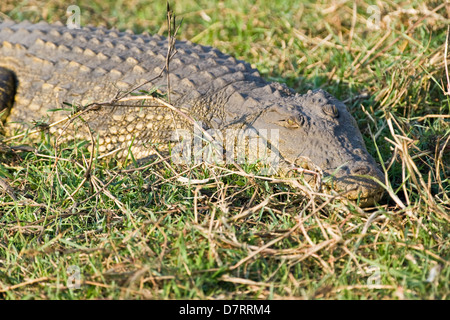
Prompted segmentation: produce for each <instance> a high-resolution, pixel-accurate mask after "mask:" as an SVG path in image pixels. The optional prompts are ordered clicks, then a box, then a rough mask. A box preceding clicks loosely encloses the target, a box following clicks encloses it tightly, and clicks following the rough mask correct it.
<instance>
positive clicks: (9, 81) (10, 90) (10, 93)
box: [0, 67, 17, 122]
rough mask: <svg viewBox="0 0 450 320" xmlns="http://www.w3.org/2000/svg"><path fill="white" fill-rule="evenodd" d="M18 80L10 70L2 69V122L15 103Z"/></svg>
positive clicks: (0, 92)
mask: <svg viewBox="0 0 450 320" xmlns="http://www.w3.org/2000/svg"><path fill="white" fill-rule="evenodd" d="M16 87H17V79H16V76H15V74H14V72H12V71H11V70H9V69H6V68H3V67H0V120H1V121H2V122H4V121H5V120H6V117H7V116H8V114H9V111H10V110H11V107H12V105H13V103H14V96H15V94H16Z"/></svg>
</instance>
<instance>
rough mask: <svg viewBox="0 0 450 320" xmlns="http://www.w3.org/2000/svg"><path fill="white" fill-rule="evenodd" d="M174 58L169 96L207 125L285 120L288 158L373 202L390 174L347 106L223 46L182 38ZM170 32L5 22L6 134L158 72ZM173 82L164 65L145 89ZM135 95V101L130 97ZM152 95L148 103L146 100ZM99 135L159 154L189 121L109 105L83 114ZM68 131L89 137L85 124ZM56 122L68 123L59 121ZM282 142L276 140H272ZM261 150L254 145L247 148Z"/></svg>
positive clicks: (283, 142) (0, 55) (0, 54)
mask: <svg viewBox="0 0 450 320" xmlns="http://www.w3.org/2000/svg"><path fill="white" fill-rule="evenodd" d="M175 48H176V50H177V54H176V55H175V57H174V58H173V59H172V60H171V62H170V76H169V77H170V83H171V93H170V96H171V104H172V105H174V106H175V107H177V108H180V109H182V110H184V112H185V113H186V114H188V115H189V116H191V117H192V118H194V119H195V120H197V121H201V123H202V126H203V128H204V129H205V130H206V129H215V130H220V131H221V132H222V131H224V130H226V129H240V130H245V129H253V130H256V132H258V133H259V132H262V131H264V130H269V131H270V130H273V129H276V130H278V131H277V132H278V133H279V140H278V144H277V147H278V149H277V150H278V152H279V154H280V157H281V166H282V167H284V168H286V167H288V168H291V167H292V166H293V165H294V164H296V165H297V166H303V167H304V166H309V167H311V166H318V167H320V168H321V169H322V170H323V173H324V175H333V176H334V177H335V178H334V179H331V181H332V183H331V184H330V185H329V187H330V188H332V189H334V190H336V191H338V192H342V191H345V192H346V194H345V196H346V197H348V198H349V199H351V200H355V199H358V198H360V201H361V202H360V203H361V204H362V205H371V204H373V203H374V202H375V201H378V200H379V199H380V197H381V195H382V188H381V187H380V186H379V185H378V184H377V183H375V182H374V181H372V180H371V179H368V178H364V177H360V175H365V176H371V177H374V178H376V179H379V180H383V175H382V173H381V171H380V170H379V168H378V166H377V164H376V162H375V161H374V159H373V158H372V157H371V156H370V155H369V153H368V152H367V150H366V147H365V145H364V141H363V138H362V136H361V133H360V132H359V130H358V127H357V125H356V122H355V120H354V118H353V117H352V116H351V114H350V113H349V112H348V110H347V108H346V106H345V105H344V104H343V103H342V102H340V101H339V100H337V99H335V98H334V97H332V96H331V95H329V94H328V93H326V92H325V91H323V90H315V91H309V92H308V93H306V94H304V95H299V94H296V93H294V92H293V91H292V90H290V89H288V88H286V87H285V86H284V85H281V84H279V83H268V82H266V81H265V80H264V79H263V78H261V77H260V75H259V73H258V71H257V70H255V69H252V68H251V66H250V65H249V64H248V63H245V62H243V61H239V60H236V59H234V58H233V57H231V56H228V55H226V54H223V53H221V52H220V51H218V50H216V49H213V48H210V47H205V46H200V45H196V44H193V43H190V42H186V41H177V42H176V45H175ZM166 53H167V41H166V40H165V39H164V38H163V37H160V36H150V35H134V34H132V33H125V32H117V31H113V30H107V29H104V28H93V27H89V28H82V29H79V30H69V29H68V28H66V27H65V26H63V25H62V24H54V25H49V24H47V23H45V22H40V23H38V24H31V23H29V22H21V23H17V24H16V23H14V22H12V21H5V22H3V23H1V24H0V110H1V109H6V110H8V115H7V119H6V127H7V129H8V135H11V134H13V131H15V130H23V129H28V128H30V127H31V126H32V122H33V120H39V119H46V120H47V121H49V122H54V121H58V120H60V119H62V118H64V117H66V116H67V115H68V114H69V113H70V112H69V111H59V112H48V110H49V109H55V108H61V107H62V102H69V103H73V104H76V105H85V104H87V103H91V102H103V101H109V100H111V99H113V98H114V97H115V96H116V94H117V92H118V91H119V90H122V91H126V90H128V89H130V88H132V87H133V86H134V85H136V84H140V83H144V82H145V81H147V80H149V79H153V78H155V77H156V76H157V75H158V74H160V72H161V70H162V69H161V68H163V66H164V64H165V57H166ZM153 87H157V88H159V90H160V91H161V92H165V91H166V90H167V79H166V74H165V73H163V76H162V77H160V78H157V79H155V80H154V81H152V83H149V84H147V85H145V86H144V87H143V88H141V89H146V90H150V88H153ZM130 103H131V105H130ZM147 103H150V102H148V101H147ZM83 119H84V120H86V123H87V124H88V126H89V128H90V129H91V130H92V131H93V132H94V133H95V135H98V136H99V140H98V142H99V151H100V152H102V153H108V152H111V151H113V150H117V149H119V151H118V155H119V156H125V155H126V154H127V153H128V152H129V148H130V146H131V148H130V150H131V152H132V153H133V155H134V156H135V157H136V158H145V157H147V156H149V155H151V154H152V149H151V148H149V147H148V145H149V143H159V144H160V148H161V147H164V146H167V145H168V142H169V141H171V140H173V132H174V130H175V129H177V128H184V129H188V130H192V129H193V127H192V124H191V123H189V121H186V119H185V118H184V117H182V116H180V115H179V114H177V113H174V112H173V111H170V110H169V109H167V108H166V107H164V106H158V107H145V108H143V107H139V102H129V103H127V106H120V107H117V106H116V107H110V106H109V107H108V106H103V107H101V108H99V109H98V110H94V111H90V112H88V113H87V114H85V115H83ZM82 127H83V126H80V128H79V129H78V130H76V131H75V130H74V129H71V130H67V131H64V133H65V134H67V135H68V136H71V137H73V136H80V137H81V138H85V139H89V135H88V134H87V131H86V130H84V129H83V128H82ZM51 131H52V132H60V133H61V132H63V131H62V128H61V126H59V127H58V126H55V127H52V129H51ZM271 143H272V144H273V145H275V144H274V143H273V142H272V141H270V140H269V145H270V144H271ZM249 152H250V153H252V152H253V153H254V152H255V150H254V149H251V150H249Z"/></svg>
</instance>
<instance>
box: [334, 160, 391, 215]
mask: <svg viewBox="0 0 450 320" xmlns="http://www.w3.org/2000/svg"><path fill="white" fill-rule="evenodd" d="M329 174H330V175H332V176H333V178H332V179H330V182H329V187H331V189H333V190H335V191H336V192H339V193H341V194H342V195H344V196H345V197H347V198H348V199H350V200H352V201H359V204H360V205H361V206H370V205H373V204H374V203H375V202H377V201H379V200H380V199H381V197H382V196H383V192H384V190H383V187H382V186H381V185H380V184H379V183H378V182H376V181H375V180H379V181H383V180H384V176H383V173H382V172H381V170H380V169H378V168H377V167H376V166H375V165H373V164H371V163H366V162H364V161H358V162H355V163H353V164H352V165H349V166H343V167H341V168H340V170H338V171H337V172H335V173H334V174H333V173H332V172H330V173H329Z"/></svg>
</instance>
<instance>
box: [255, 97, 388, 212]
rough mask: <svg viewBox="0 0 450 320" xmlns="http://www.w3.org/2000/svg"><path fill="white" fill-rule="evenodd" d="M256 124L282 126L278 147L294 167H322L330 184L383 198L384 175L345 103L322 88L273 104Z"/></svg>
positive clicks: (354, 194)
mask: <svg viewBox="0 0 450 320" xmlns="http://www.w3.org/2000/svg"><path fill="white" fill-rule="evenodd" d="M253 125H254V127H255V129H275V128H277V129H278V130H279V140H278V151H279V154H280V156H281V158H282V159H283V161H285V162H286V163H289V164H290V165H291V167H302V168H306V169H308V168H309V169H312V167H319V168H320V169H321V170H322V172H323V174H324V176H325V177H329V178H328V179H324V180H327V181H328V182H327V184H326V186H327V188H329V189H333V190H335V191H337V192H339V193H342V194H343V195H344V196H346V197H347V198H348V199H350V200H359V203H360V205H362V206H368V205H372V204H373V203H374V202H376V201H378V200H380V198H381V196H382V194H383V188H382V187H381V186H380V185H379V184H378V183H376V182H375V181H374V180H373V179H371V178H370V177H373V178H376V179H378V180H380V181H383V179H384V178H383V177H384V176H383V174H382V172H381V170H380V169H379V168H378V165H377V163H376V162H375V160H374V159H373V158H372V156H371V155H370V154H369V153H368V152H367V149H366V146H365V143H364V140H363V138H362V136H361V133H360V131H359V129H358V126H357V124H356V121H355V119H354V118H353V117H352V115H351V114H350V113H349V112H348V110H347V107H346V106H345V104H344V103H342V102H341V101H339V100H337V99H336V98H334V97H333V96H331V95H330V94H329V93H327V92H325V91H323V90H314V91H308V93H307V94H305V95H295V96H293V97H287V98H285V99H284V100H281V101H280V102H279V103H277V104H276V105H272V106H271V107H269V108H268V109H267V110H266V111H265V112H264V113H263V114H262V115H261V116H260V117H259V118H258V119H257V120H256V121H255V123H254V124H253Z"/></svg>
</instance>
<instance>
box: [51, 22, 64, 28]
mask: <svg viewBox="0 0 450 320" xmlns="http://www.w3.org/2000/svg"><path fill="white" fill-rule="evenodd" d="M53 25H54V26H56V27H64V24H63V23H62V22H61V21H56V22H54V23H53Z"/></svg>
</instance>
